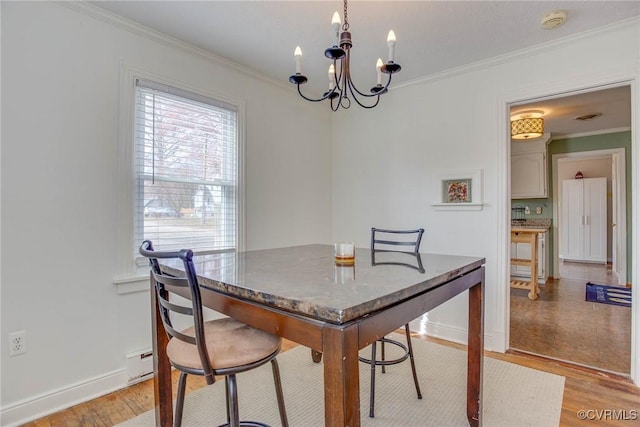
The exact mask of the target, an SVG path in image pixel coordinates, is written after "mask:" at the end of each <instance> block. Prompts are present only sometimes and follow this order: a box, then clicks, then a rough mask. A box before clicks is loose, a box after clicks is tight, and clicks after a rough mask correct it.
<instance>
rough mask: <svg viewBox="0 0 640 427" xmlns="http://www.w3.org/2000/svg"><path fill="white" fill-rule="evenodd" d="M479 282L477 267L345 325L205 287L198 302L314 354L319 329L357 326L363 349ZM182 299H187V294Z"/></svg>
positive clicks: (320, 345)
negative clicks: (312, 351)
mask: <svg viewBox="0 0 640 427" xmlns="http://www.w3.org/2000/svg"><path fill="white" fill-rule="evenodd" d="M482 280H483V277H482V269H481V268H477V269H475V270H473V271H471V272H469V273H466V274H464V275H462V276H459V277H456V278H454V279H452V280H450V281H449V282H446V283H444V284H442V285H440V286H438V287H437V288H434V289H430V290H429V291H426V292H424V293H422V294H420V295H417V296H415V297H412V298H410V299H408V300H405V301H403V302H401V303H398V304H396V305H393V306H391V307H387V308H384V309H382V310H380V311H378V312H376V313H373V314H371V315H369V316H367V317H364V318H359V319H355V320H353V321H351V322H347V323H345V324H332V323H328V322H323V321H320V320H316V319H312V318H309V317H305V316H301V315H297V314H293V313H288V312H285V311H282V310H280V309H277V308H271V307H268V306H265V305H263V304H257V303H254V302H251V301H246V300H242V299H240V298H238V297H234V296H230V295H224V294H222V293H220V292H217V291H214V290H211V289H207V288H202V302H203V305H204V306H206V307H209V308H211V309H213V310H215V311H218V312H220V313H224V314H226V315H227V316H230V317H233V318H234V319H237V320H239V321H241V322H244V323H246V324H248V325H251V326H254V327H256V328H259V329H262V330H264V331H267V332H270V333H272V334H275V335H279V336H282V337H284V338H286V339H289V340H291V341H294V342H296V343H298V344H302V345H304V346H306V347H309V348H312V349H314V350H318V351H323V347H324V346H323V333H322V330H323V329H324V328H336V329H344V328H347V327H349V326H351V325H353V324H357V328H358V348H364V347H366V346H367V345H369V344H371V343H372V342H374V341H376V340H378V339H380V338H381V337H383V336H385V335H386V334H388V333H390V332H392V331H394V330H396V329H398V328H399V327H401V326H402V325H404V324H405V323H408V322H410V321H412V320H414V319H416V318H417V317H419V316H420V315H422V314H424V313H426V312H428V311H429V310H432V309H433V308H435V307H437V306H439V305H440V304H442V303H444V302H445V301H448V300H450V299H451V298H453V297H454V296H456V295H458V294H460V293H462V292H464V291H465V290H467V289H469V288H471V287H473V286H475V285H477V284H479V283H480V282H482ZM184 296H185V297H187V298H188V294H187V293H185V295H184Z"/></svg>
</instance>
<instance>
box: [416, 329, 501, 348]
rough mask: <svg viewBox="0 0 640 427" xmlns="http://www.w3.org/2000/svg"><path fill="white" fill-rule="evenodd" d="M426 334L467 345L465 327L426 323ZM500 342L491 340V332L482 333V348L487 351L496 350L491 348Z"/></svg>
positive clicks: (498, 346) (497, 346)
mask: <svg viewBox="0 0 640 427" xmlns="http://www.w3.org/2000/svg"><path fill="white" fill-rule="evenodd" d="M426 332H427V335H429V336H431V337H435V338H440V339H443V340H447V341H452V342H455V343H458V344H464V345H467V339H468V333H467V330H466V329H460V328H454V327H451V326H446V325H441V324H437V323H431V322H427V323H426ZM499 348H501V347H500V344H499V343H494V342H493V336H492V335H491V334H487V333H486V332H485V334H484V349H485V350H489V351H496V350H493V349H499Z"/></svg>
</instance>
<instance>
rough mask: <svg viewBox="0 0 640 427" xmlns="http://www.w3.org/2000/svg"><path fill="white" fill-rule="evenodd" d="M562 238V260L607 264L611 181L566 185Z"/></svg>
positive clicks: (590, 180)
mask: <svg viewBox="0 0 640 427" xmlns="http://www.w3.org/2000/svg"><path fill="white" fill-rule="evenodd" d="M560 234H561V236H560V258H561V259H565V260H571V261H589V262H603V263H606V262H607V178H584V179H566V180H564V181H562V198H561V200H560Z"/></svg>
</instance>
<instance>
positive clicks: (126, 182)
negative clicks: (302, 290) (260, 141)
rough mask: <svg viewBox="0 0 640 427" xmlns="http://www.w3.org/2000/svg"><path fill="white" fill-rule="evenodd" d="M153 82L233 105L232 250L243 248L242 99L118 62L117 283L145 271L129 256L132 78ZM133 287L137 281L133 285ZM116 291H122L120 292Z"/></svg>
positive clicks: (132, 179) (131, 235)
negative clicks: (234, 185)
mask: <svg viewBox="0 0 640 427" xmlns="http://www.w3.org/2000/svg"><path fill="white" fill-rule="evenodd" d="M137 80H143V81H145V82H155V83H156V84H158V85H161V86H163V87H174V88H176V89H178V90H181V91H184V92H186V93H189V94H196V95H199V96H202V97H203V99H207V100H215V101H217V102H220V104H221V105H227V106H228V105H232V106H233V107H234V108H235V109H236V114H237V116H236V121H237V141H238V147H237V156H238V165H237V171H236V173H237V176H236V182H237V195H236V197H237V204H238V205H237V209H236V224H237V235H236V243H237V244H236V251H238V252H243V251H245V249H246V186H245V182H246V179H245V177H246V173H245V163H246V159H245V153H246V150H245V135H246V132H245V128H246V120H245V111H246V102H245V101H244V100H242V99H237V98H231V97H229V96H225V95H221V94H219V93H214V92H211V91H210V90H207V89H204V88H202V87H197V86H195V87H194V86H192V85H188V84H185V83H183V82H181V81H176V80H173V79H171V78H169V77H166V76H161V75H158V74H155V73H153V72H150V71H147V70H144V69H141V68H138V67H134V66H131V65H129V64H125V63H122V64H121V66H120V99H119V110H120V114H119V119H118V132H119V134H118V188H119V190H120V192H119V195H118V196H119V199H118V200H117V205H118V206H119V212H118V218H119V236H118V237H119V241H120V244H119V246H118V248H119V253H118V267H117V268H118V272H117V273H116V274H115V275H114V279H113V282H114V284H115V285H117V286H123V285H124V286H128V285H131V284H134V285H135V284H136V283H139V282H140V280H141V277H143V276H144V277H145V279H146V274H147V273H148V268H147V264H146V263H140V262H139V257H135V256H132V254H131V248H133V247H134V245H135V242H134V221H135V218H134V216H135V215H134V203H135V192H134V186H135V185H136V176H135V165H134V162H135V155H134V147H135V117H134V116H135V94H136V81H137ZM135 288H136V289H138V288H139V285H137V286H135ZM118 293H126V292H121V291H120V290H119V291H118Z"/></svg>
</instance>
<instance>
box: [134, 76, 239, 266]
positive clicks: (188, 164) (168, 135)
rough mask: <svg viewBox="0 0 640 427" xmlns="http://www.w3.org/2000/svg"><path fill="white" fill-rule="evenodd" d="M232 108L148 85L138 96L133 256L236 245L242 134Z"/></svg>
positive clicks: (138, 89) (141, 84)
mask: <svg viewBox="0 0 640 427" xmlns="http://www.w3.org/2000/svg"><path fill="white" fill-rule="evenodd" d="M236 119H237V109H236V107H234V106H231V105H228V104H225V103H223V102H218V101H216V100H213V99H208V98H206V97H202V96H199V95H196V94H192V93H188V92H185V91H182V90H179V89H176V88H172V87H168V86H165V85H159V84H156V83H154V82H150V81H146V80H137V81H136V95H135V126H134V129H135V137H134V141H135V143H134V146H135V156H134V157H135V179H134V182H135V186H136V188H135V189H134V235H135V253H136V255H137V252H138V246H139V245H140V242H141V241H142V240H144V239H149V240H151V241H153V244H154V247H155V248H156V249H161V250H177V249H184V248H188V249H193V251H194V252H197V253H207V252H217V251H232V250H235V249H236V246H237V241H236V240H237V234H238V232H237V229H238V224H237V222H238V221H237V212H238V207H237V205H238V204H237V199H238V196H237V194H238V189H237V187H238V185H237V184H238V174H237V170H238V132H237V120H236Z"/></svg>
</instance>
